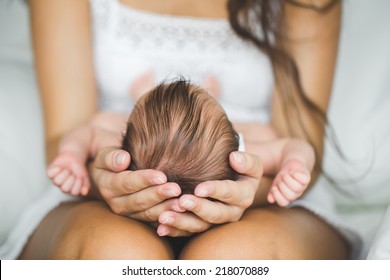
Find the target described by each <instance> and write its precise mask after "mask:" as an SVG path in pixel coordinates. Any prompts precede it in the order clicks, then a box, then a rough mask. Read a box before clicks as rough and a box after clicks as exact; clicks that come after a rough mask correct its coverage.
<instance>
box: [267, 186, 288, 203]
mask: <svg viewBox="0 0 390 280" xmlns="http://www.w3.org/2000/svg"><path fill="white" fill-rule="evenodd" d="M271 192H272V195H273V196H274V198H275V201H276V203H277V204H278V205H279V206H281V207H286V206H287V205H288V204H289V203H290V202H289V201H288V200H287V199H286V198H285V197H284V196H283V195H282V194H281V193H280V191H279V189H278V188H272V189H271Z"/></svg>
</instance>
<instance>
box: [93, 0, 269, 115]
mask: <svg viewBox="0 0 390 280" xmlns="http://www.w3.org/2000/svg"><path fill="white" fill-rule="evenodd" d="M90 3H91V7H92V15H93V16H92V19H93V23H94V25H93V26H94V28H93V31H94V52H95V69H96V76H97V81H98V85H99V89H100V93H101V99H102V103H101V105H102V106H103V109H108V110H116V111H118V110H119V111H125V112H127V111H130V110H131V109H132V107H133V106H134V102H135V101H134V100H132V98H130V93H129V91H130V90H129V89H130V87H131V85H132V84H133V83H134V82H135V81H136V80H137V79H138V78H139V77H140V76H142V75H143V74H145V73H147V72H148V71H152V72H153V73H154V74H155V77H156V82H157V83H159V82H161V81H163V80H166V79H168V80H169V79H171V78H174V77H176V76H177V75H181V76H184V77H185V78H189V79H190V80H191V81H193V82H195V83H197V84H201V83H202V81H203V80H204V79H205V78H206V77H207V76H214V77H215V78H216V79H217V80H218V82H219V85H220V89H221V90H220V95H219V96H217V99H218V101H219V102H220V103H221V105H222V107H223V108H224V109H225V111H226V113H227V114H228V116H229V118H230V119H231V120H232V121H241V122H244V121H255V122H268V119H269V117H268V116H269V112H268V111H269V101H270V96H271V93H272V87H273V74H272V68H271V65H270V62H269V59H268V57H266V56H265V55H264V54H262V53H261V52H259V51H258V50H257V49H256V48H255V47H254V46H252V45H250V44H249V43H247V42H244V41H243V40H241V39H240V38H239V37H238V36H236V35H235V34H234V33H233V31H232V30H231V28H230V25H229V23H228V22H227V20H218V19H209V20H207V19H199V18H192V17H177V16H170V15H160V14H155V13H150V12H145V11H141V10H136V9H133V8H131V7H129V6H125V5H123V4H121V3H120V2H119V0H91V1H90Z"/></svg>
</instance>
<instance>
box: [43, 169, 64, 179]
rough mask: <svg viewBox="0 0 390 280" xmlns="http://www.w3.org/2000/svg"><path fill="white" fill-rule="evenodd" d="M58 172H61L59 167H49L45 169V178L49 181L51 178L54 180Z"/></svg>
mask: <svg viewBox="0 0 390 280" xmlns="http://www.w3.org/2000/svg"><path fill="white" fill-rule="evenodd" d="M60 171H61V167H59V166H53V167H49V168H48V169H47V172H46V173H47V176H48V177H49V178H50V179H52V178H54V177H55V176H56V175H57V174H58V173H60Z"/></svg>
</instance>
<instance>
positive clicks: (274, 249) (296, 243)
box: [181, 207, 346, 259]
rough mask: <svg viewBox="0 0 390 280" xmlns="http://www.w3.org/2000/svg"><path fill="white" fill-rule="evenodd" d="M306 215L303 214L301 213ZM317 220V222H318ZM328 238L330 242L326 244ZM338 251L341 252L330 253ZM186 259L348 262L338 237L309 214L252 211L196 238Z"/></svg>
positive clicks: (286, 210) (343, 245)
mask: <svg viewBox="0 0 390 280" xmlns="http://www.w3.org/2000/svg"><path fill="white" fill-rule="evenodd" d="M301 211H302V212H301ZM316 220H317V221H316ZM325 238H328V240H326V241H325V240H323V239H325ZM328 246H330V248H334V247H338V248H339V249H337V250H333V251H331V250H329V249H330V248H327V247H328ZM181 257H182V258H183V259H318V258H345V257H346V247H345V244H344V242H343V240H342V239H341V237H338V235H337V234H336V233H335V232H333V231H332V230H331V229H329V228H328V226H327V225H325V224H323V223H322V222H321V221H319V220H318V219H316V218H313V217H312V216H311V214H309V213H306V212H305V210H295V209H293V210H292V211H291V210H288V209H281V208H273V207H272V208H269V209H257V210H250V211H248V212H247V213H246V214H245V215H244V216H243V218H242V219H241V221H239V222H236V223H232V224H226V225H222V226H219V227H216V228H214V229H212V230H210V231H208V232H205V233H203V234H201V235H199V236H198V237H197V238H195V239H194V240H193V241H192V242H191V243H190V244H189V245H188V246H187V247H186V248H185V249H184V250H183V253H182V255H181Z"/></svg>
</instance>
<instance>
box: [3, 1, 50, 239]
mask: <svg viewBox="0 0 390 280" xmlns="http://www.w3.org/2000/svg"><path fill="white" fill-rule="evenodd" d="M28 30H29V27H28V17H27V8H26V6H25V5H24V3H23V2H22V1H4V0H1V1H0V245H1V244H3V243H4V242H5V240H6V239H7V236H8V234H9V232H10V230H11V229H12V227H13V226H14V225H15V221H17V219H18V218H19V217H20V216H21V215H22V212H23V210H24V209H25V207H26V205H28V204H29V203H30V202H31V201H33V200H35V199H36V198H37V197H38V196H39V195H40V193H41V192H42V191H43V190H44V189H45V188H46V187H48V182H47V180H46V176H45V171H44V169H45V163H44V148H43V127H42V116H41V108H40V101H39V98H38V92H37V86H36V82H35V74H34V70H33V65H32V55H31V49H30V41H29V36H28Z"/></svg>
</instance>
